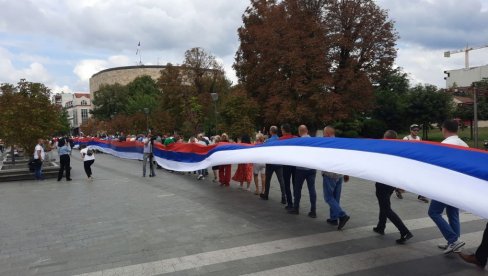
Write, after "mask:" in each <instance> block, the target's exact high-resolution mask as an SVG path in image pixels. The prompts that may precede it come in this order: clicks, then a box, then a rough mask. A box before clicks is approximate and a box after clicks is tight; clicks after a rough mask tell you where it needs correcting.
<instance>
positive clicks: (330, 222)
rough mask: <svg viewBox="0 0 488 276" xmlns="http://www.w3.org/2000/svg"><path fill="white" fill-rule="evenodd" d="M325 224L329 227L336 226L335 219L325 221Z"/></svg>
mask: <svg viewBox="0 0 488 276" xmlns="http://www.w3.org/2000/svg"><path fill="white" fill-rule="evenodd" d="M327 223H328V224H331V225H337V224H338V223H337V220H336V219H327Z"/></svg>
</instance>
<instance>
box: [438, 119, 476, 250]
mask: <svg viewBox="0 0 488 276" xmlns="http://www.w3.org/2000/svg"><path fill="white" fill-rule="evenodd" d="M458 128H459V126H458V123H457V122H456V121H454V120H447V121H445V122H444V123H443V124H442V135H443V136H444V138H445V139H444V141H442V143H443V144H450V145H456V146H461V147H468V145H467V144H466V143H465V142H464V141H463V140H461V139H460V138H459V137H458V136H457V132H458ZM444 210H446V214H447V218H448V220H449V223H448V222H447V221H446V220H445V219H444V218H443V217H442V213H444ZM429 217H430V218H431V219H432V220H433V221H434V222H435V224H436V225H437V227H438V228H439V230H440V231H441V233H442V235H443V236H444V238H445V239H446V240H447V244H440V245H439V246H438V247H439V248H441V249H444V254H449V253H451V252H456V251H457V250H459V249H460V248H461V247H463V246H464V244H465V243H464V242H463V241H461V240H459V237H460V236H461V225H460V223H459V209H458V208H456V207H453V206H450V205H447V204H445V203H443V202H439V201H437V200H432V201H431V202H430V206H429Z"/></svg>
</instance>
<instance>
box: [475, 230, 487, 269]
mask: <svg viewBox="0 0 488 276" xmlns="http://www.w3.org/2000/svg"><path fill="white" fill-rule="evenodd" d="M475 255H476V259H477V260H478V261H479V262H480V264H481V265H482V266H483V267H484V266H486V259H487V258H488V223H487V224H486V227H485V232H484V233H483V239H482V240H481V244H480V246H479V247H478V249H477V250H476V253H475Z"/></svg>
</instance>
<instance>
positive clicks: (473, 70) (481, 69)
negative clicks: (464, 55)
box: [444, 65, 488, 88]
mask: <svg viewBox="0 0 488 276" xmlns="http://www.w3.org/2000/svg"><path fill="white" fill-rule="evenodd" d="M444 74H446V75H447V76H446V77H444V79H445V80H446V88H454V87H469V86H471V84H472V83H473V82H476V81H480V80H482V79H483V78H488V65H483V66H477V67H470V68H468V69H465V68H463V69H456V70H448V71H444Z"/></svg>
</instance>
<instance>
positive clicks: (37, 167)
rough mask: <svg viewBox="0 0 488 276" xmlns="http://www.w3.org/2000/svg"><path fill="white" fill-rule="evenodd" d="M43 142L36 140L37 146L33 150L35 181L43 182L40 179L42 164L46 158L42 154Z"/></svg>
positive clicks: (41, 178)
mask: <svg viewBox="0 0 488 276" xmlns="http://www.w3.org/2000/svg"><path fill="white" fill-rule="evenodd" d="M43 144H44V140H43V139H38V140H37V145H36V147H35V149H34V175H35V177H36V180H44V178H43V177H42V162H44V159H45V158H46V154H45V153H44V147H43Z"/></svg>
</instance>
